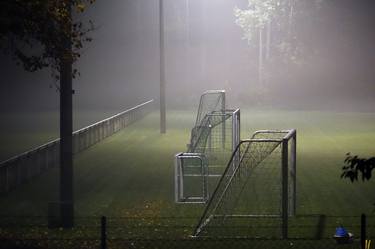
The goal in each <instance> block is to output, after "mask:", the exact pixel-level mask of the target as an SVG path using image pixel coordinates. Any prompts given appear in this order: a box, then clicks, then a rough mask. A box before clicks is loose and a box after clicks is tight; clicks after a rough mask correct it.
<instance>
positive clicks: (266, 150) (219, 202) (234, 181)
mask: <svg viewBox="0 0 375 249" xmlns="http://www.w3.org/2000/svg"><path fill="white" fill-rule="evenodd" d="M232 169H233V170H232ZM295 212H296V131H295V130H294V129H292V130H282V131H275V130H264V131H257V132H256V133H254V135H253V136H252V137H251V138H250V139H247V140H242V141H241V142H240V143H239V144H238V146H237V147H236V150H235V151H234V152H233V154H232V156H231V158H230V161H229V162H228V164H227V167H226V169H225V171H224V173H223V175H222V176H221V178H220V181H219V183H218V184H217V186H216V188H215V190H214V192H213V194H212V196H211V198H210V199H209V202H208V204H207V206H206V208H205V210H204V212H203V215H202V217H201V219H200V221H199V223H198V224H197V226H196V228H195V230H194V232H193V236H221V235H223V236H230V235H236V236H241V235H242V236H249V234H248V231H247V230H246V229H244V231H240V230H238V229H236V230H235V232H234V233H235V234H232V233H233V228H238V227H241V225H242V226H243V224H244V223H245V224H247V225H248V223H249V222H246V219H249V218H256V217H263V218H273V219H275V218H277V220H280V230H279V231H280V232H279V236H281V237H282V238H287V237H288V218H289V216H293V215H295ZM245 230H246V231H245ZM242 232H244V234H241V233H242Z"/></svg>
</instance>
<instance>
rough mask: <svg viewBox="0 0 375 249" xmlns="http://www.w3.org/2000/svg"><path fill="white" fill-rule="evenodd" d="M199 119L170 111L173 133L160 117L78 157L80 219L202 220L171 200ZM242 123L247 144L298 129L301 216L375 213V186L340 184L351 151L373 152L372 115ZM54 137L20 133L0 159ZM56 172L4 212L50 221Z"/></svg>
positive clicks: (268, 114)
mask: <svg viewBox="0 0 375 249" xmlns="http://www.w3.org/2000/svg"><path fill="white" fill-rule="evenodd" d="M194 115H195V114H194V112H188V111H170V112H169V113H168V133H167V134H166V135H160V134H159V130H158V121H159V116H158V113H157V112H154V113H152V114H150V115H149V116H147V117H146V118H144V119H143V120H141V121H140V122H138V123H136V124H134V125H132V126H131V127H128V128H126V129H124V130H122V131H120V132H119V133H118V134H115V135H113V136H112V137H109V138H107V139H105V140H103V141H102V142H101V143H99V144H97V145H95V146H93V147H91V148H89V149H88V150H86V151H84V152H82V153H80V154H79V155H77V156H76V158H75V176H74V179H75V199H76V212H77V214H78V215H79V216H92V215H109V216H155V215H156V216H177V217H178V216H199V215H200V214H201V211H202V206H199V205H195V206H192V205H190V206H186V205H176V204H174V201H173V197H174V189H173V157H174V155H175V154H176V153H177V152H180V151H185V149H186V144H187V142H188V141H189V135H190V129H191V127H192V125H193V123H194V118H195V117H194ZM44 118H45V117H44ZM241 125H242V127H241V137H242V138H247V137H249V136H250V134H252V132H253V131H255V130H258V129H287V128H296V129H297V133H298V146H297V148H298V161H297V179H298V182H297V198H298V200H297V212H298V214H301V215H302V214H327V215H359V214H360V213H362V212H366V213H371V212H372V211H373V210H374V206H373V203H374V201H375V188H374V186H375V180H374V181H371V182H369V183H361V182H360V183H356V184H351V183H349V181H347V180H342V179H340V173H341V166H342V165H343V160H344V158H345V154H346V153H347V152H352V153H353V154H360V155H362V156H370V155H373V154H374V153H375V151H374V150H373V148H374V147H373V143H374V141H375V114H374V113H334V112H312V111H309V112H303V111H275V110H272V111H271V110H242V112H241ZM55 134H56V132H48V131H47V132H46V133H29V135H24V134H22V133H18V132H17V133H16V134H15V135H14V136H13V138H14V139H13V141H7V140H5V141H7V142H6V143H4V142H3V141H2V143H1V153H2V155H5V154H7V153H8V154H11V153H14V151H17V152H18V151H20V150H22V149H24V148H27V147H30V146H31V145H32V144H38V143H39V142H41V141H43V140H48V139H49V138H51V137H53V136H54V135H55ZM8 135H9V134H8ZM25 136H26V137H27V139H26V140H27V141H28V142H27V143H25V142H24V141H25ZM8 139H9V138H8ZM4 151H5V152H4ZM7 151H8V152H7ZM57 173H58V171H57V170H51V171H49V172H46V173H45V174H43V175H42V176H40V177H38V178H37V179H34V180H33V181H32V182H30V183H28V184H25V185H23V186H21V187H19V188H18V189H16V190H15V191H13V192H11V193H9V194H7V195H6V196H2V197H1V198H0V213H1V214H3V215H42V216H45V215H46V214H47V203H48V202H49V201H53V200H56V199H57V184H58V174H57Z"/></svg>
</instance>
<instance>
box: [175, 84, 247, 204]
mask: <svg viewBox="0 0 375 249" xmlns="http://www.w3.org/2000/svg"><path fill="white" fill-rule="evenodd" d="M239 140H240V110H239V109H236V110H232V109H225V91H223V90H211V91H207V92H205V93H203V95H202V96H201V98H200V103H199V108H198V113H197V119H196V122H195V126H194V127H193V129H192V131H191V138H190V143H189V144H188V146H187V147H188V148H187V152H186V153H178V154H176V156H175V201H176V202H177V203H205V202H207V200H208V199H209V196H210V189H214V187H215V186H216V184H217V182H218V179H219V178H220V177H221V175H222V173H223V172H224V170H225V167H226V165H227V162H228V160H229V158H230V156H231V155H232V153H233V151H234V150H235V148H236V146H237V144H238V143H239Z"/></svg>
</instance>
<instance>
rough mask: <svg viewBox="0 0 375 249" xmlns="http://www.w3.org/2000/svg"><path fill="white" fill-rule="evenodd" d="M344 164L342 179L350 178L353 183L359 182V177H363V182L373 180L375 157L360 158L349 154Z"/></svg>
mask: <svg viewBox="0 0 375 249" xmlns="http://www.w3.org/2000/svg"><path fill="white" fill-rule="evenodd" d="M344 162H345V166H343V167H342V171H343V172H342V174H341V178H348V179H349V180H350V181H351V182H354V181H358V175H360V176H361V177H360V178H361V179H362V181H368V180H370V179H371V177H372V171H373V169H374V168H375V157H370V158H360V157H358V156H352V155H351V154H350V153H348V154H347V155H346V158H345V161H344Z"/></svg>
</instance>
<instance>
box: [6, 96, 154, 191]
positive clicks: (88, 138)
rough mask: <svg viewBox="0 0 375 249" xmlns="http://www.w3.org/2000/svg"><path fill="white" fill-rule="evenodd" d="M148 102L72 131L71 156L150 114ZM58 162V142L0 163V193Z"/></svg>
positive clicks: (150, 103) (150, 101) (56, 140)
mask: <svg viewBox="0 0 375 249" xmlns="http://www.w3.org/2000/svg"><path fill="white" fill-rule="evenodd" d="M152 102H153V100H149V101H147V102H144V103H142V104H140V105H137V106H135V107H133V108H131V109H128V110H126V111H123V112H120V113H118V114H116V115H114V116H112V117H109V118H106V119H104V120H101V121H99V122H97V123H94V124H92V125H89V126H87V127H85V128H82V129H79V130H77V131H75V132H73V153H75V154H76V153H78V152H81V151H83V150H85V149H87V148H88V147H90V146H92V145H94V144H96V143H98V142H99V141H101V140H103V139H104V138H106V137H109V136H111V135H112V134H114V133H116V132H118V131H119V130H121V129H123V128H125V127H127V126H129V125H130V124H132V123H134V122H135V121H137V120H139V119H141V118H142V117H144V116H145V115H146V114H147V113H149V112H150V111H151V108H152ZM59 163H60V139H55V140H53V141H51V142H48V143H46V144H43V145H41V146H38V147H36V148H34V149H32V150H29V151H26V152H24V153H22V154H19V155H17V156H14V157H12V158H10V159H8V160H6V161H3V162H1V163H0V194H3V193H7V192H9V191H10V190H12V189H14V188H15V187H17V186H18V185H20V184H22V183H25V182H27V181H28V180H30V179H32V178H33V177H35V176H37V175H39V174H41V173H42V172H44V171H45V170H47V169H49V168H52V167H57V166H59Z"/></svg>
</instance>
